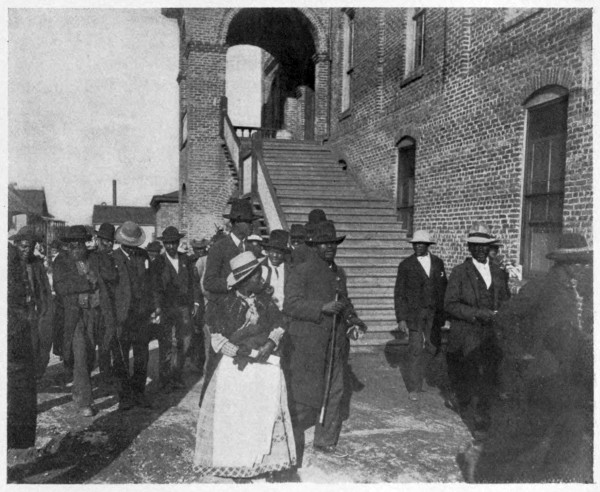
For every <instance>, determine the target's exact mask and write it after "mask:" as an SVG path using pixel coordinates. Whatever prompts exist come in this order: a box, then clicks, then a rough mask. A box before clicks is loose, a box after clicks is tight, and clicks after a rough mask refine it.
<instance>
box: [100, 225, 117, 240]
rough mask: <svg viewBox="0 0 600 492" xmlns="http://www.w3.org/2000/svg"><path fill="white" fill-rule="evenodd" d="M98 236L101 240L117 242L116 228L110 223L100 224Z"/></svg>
mask: <svg viewBox="0 0 600 492" xmlns="http://www.w3.org/2000/svg"><path fill="white" fill-rule="evenodd" d="M96 236H98V237H99V238H101V239H106V240H107V241H114V240H115V226H114V225H112V224H109V223H108V222H104V223H103V224H100V227H99V228H98V231H97V232H96Z"/></svg>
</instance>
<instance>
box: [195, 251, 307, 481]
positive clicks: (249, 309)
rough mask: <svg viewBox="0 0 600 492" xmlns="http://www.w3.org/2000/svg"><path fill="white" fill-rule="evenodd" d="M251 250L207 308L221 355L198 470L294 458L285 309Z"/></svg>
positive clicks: (281, 463)
mask: <svg viewBox="0 0 600 492" xmlns="http://www.w3.org/2000/svg"><path fill="white" fill-rule="evenodd" d="M264 260H265V258H262V259H260V260H258V259H257V258H256V257H255V256H254V254H253V253H252V252H250V251H247V252H244V253H241V254H239V255H238V256H236V257H235V258H233V259H232V260H231V262H230V266H231V270H232V273H231V274H230V275H229V277H228V278H227V284H228V286H229V288H230V289H231V290H230V292H229V294H228V295H227V297H226V298H225V299H224V300H223V301H222V302H220V303H218V304H216V305H215V306H213V309H210V308H209V311H208V312H207V318H206V321H207V324H208V326H209V328H210V332H211V345H212V347H213V349H214V350H215V352H216V353H217V354H218V357H220V360H219V362H218V365H217V367H216V369H215V371H214V373H213V375H212V377H211V379H210V382H209V383H208V387H207V389H206V393H205V395H204V397H203V400H202V404H201V407H200V415H199V417H198V428H197V433H196V450H195V454H194V469H195V470H196V471H197V472H198V473H199V474H200V475H216V476H221V477H231V478H250V477H257V476H259V475H265V474H272V473H274V472H281V471H284V470H288V469H293V468H294V467H295V465H296V451H295V445H294V437H293V431H292V424H291V420H290V414H289V411H288V404H287V391H286V386H285V379H284V376H283V372H282V370H281V367H280V366H279V356H278V355H277V354H278V349H279V341H280V340H281V337H282V335H283V333H284V330H283V316H282V314H281V312H280V311H279V309H278V308H277V306H276V304H275V302H274V301H273V299H272V297H271V293H270V292H269V290H268V288H267V287H265V284H264V282H263V280H262V279H261V269H260V266H261V264H262V263H263V262H264Z"/></svg>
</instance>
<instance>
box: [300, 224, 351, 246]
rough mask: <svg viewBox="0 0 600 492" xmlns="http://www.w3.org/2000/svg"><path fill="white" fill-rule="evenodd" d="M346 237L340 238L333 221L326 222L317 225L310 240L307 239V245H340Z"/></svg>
mask: <svg viewBox="0 0 600 492" xmlns="http://www.w3.org/2000/svg"><path fill="white" fill-rule="evenodd" d="M344 239H346V236H340V237H338V236H337V234H336V232H335V225H334V223H333V222H332V221H331V220H326V221H324V222H320V223H318V224H316V226H315V231H314V233H313V235H312V237H311V238H310V239H307V240H306V242H307V243H312V244H319V243H337V244H340V243H341V242H342V241H343V240H344Z"/></svg>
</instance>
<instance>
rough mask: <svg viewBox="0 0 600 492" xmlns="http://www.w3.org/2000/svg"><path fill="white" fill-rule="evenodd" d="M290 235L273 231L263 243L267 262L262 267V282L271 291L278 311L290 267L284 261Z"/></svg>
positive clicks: (288, 249)
mask: <svg viewBox="0 0 600 492" xmlns="http://www.w3.org/2000/svg"><path fill="white" fill-rule="evenodd" d="M289 238H290V235H289V233H288V232H287V231H284V230H283V229H274V230H272V231H271V234H270V235H269V240H268V241H266V242H265V243H264V248H265V250H266V251H267V262H266V264H265V265H264V266H263V272H262V276H263V280H264V281H265V283H266V284H267V285H269V286H271V288H272V289H273V294H272V295H273V300H274V301H275V304H277V307H278V308H279V309H283V299H284V286H285V283H286V282H287V280H288V279H289V274H290V265H289V263H288V262H287V261H286V258H287V256H288V255H289V254H290V252H291V249H290V243H289V241H290V239H289Z"/></svg>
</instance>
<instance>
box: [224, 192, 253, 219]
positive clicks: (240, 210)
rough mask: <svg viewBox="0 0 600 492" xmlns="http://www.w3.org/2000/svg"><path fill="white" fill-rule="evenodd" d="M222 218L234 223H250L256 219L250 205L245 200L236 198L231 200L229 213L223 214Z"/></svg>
mask: <svg viewBox="0 0 600 492" xmlns="http://www.w3.org/2000/svg"><path fill="white" fill-rule="evenodd" d="M223 217H225V218H226V219H229V220H233V221H236V222H252V221H253V220H255V219H257V218H258V216H256V215H254V211H253V210H252V203H250V200H248V199H246V198H236V199H235V200H233V203H232V204H231V210H230V212H229V213H228V214H224V215H223Z"/></svg>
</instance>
